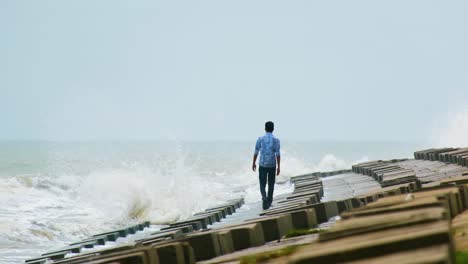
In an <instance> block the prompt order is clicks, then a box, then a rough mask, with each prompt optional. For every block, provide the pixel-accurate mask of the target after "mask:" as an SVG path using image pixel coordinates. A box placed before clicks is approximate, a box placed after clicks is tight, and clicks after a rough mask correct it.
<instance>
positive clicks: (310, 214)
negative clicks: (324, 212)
mask: <svg viewBox="0 0 468 264" xmlns="http://www.w3.org/2000/svg"><path fill="white" fill-rule="evenodd" d="M289 214H290V215H291V220H292V226H293V228H294V229H310V228H314V227H316V226H317V216H316V215H315V210H314V209H313V208H310V209H304V210H297V211H292V212H290V213H289Z"/></svg>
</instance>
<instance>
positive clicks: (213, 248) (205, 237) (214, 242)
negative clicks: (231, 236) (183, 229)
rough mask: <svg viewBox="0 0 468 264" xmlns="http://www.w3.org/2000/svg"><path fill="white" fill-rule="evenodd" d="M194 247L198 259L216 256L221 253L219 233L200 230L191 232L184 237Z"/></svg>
mask: <svg viewBox="0 0 468 264" xmlns="http://www.w3.org/2000/svg"><path fill="white" fill-rule="evenodd" d="M183 240H184V241H186V242H188V243H189V244H190V246H191V247H192V248H193V252H194V254H195V260H196V261H202V260H206V259H210V258H214V257H216V256H219V255H220V254H221V249H220V245H219V239H218V234H216V233H213V232H199V233H195V234H190V235H188V236H187V237H185V238H184V239H183Z"/></svg>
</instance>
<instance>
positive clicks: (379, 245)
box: [289, 221, 453, 264]
mask: <svg viewBox="0 0 468 264" xmlns="http://www.w3.org/2000/svg"><path fill="white" fill-rule="evenodd" d="M451 240H452V239H451V234H450V224H449V222H448V221H438V222H431V223H424V224H419V225H413V226H407V227H402V228H392V229H388V230H382V231H380V232H373V233H367V234H363V235H356V236H350V237H345V238H341V239H337V240H331V241H327V242H323V243H313V244H310V245H308V246H304V247H301V248H300V249H298V251H297V252H295V253H294V254H293V255H292V256H291V257H290V260H289V263H294V264H299V263H301V264H302V263H314V264H329V263H344V262H350V261H354V260H360V259H367V258H371V257H377V256H382V255H384V254H393V253H398V252H402V251H405V250H413V249H420V248H426V247H431V246H437V245H450V246H449V247H450V248H452V247H451ZM451 256H453V251H451ZM452 261H453V258H452Z"/></svg>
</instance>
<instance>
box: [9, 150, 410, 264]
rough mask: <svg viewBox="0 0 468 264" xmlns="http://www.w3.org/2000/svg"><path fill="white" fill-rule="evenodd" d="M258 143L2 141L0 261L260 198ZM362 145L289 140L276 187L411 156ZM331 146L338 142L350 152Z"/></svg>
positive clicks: (287, 188)
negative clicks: (255, 164) (255, 168)
mask: <svg viewBox="0 0 468 264" xmlns="http://www.w3.org/2000/svg"><path fill="white" fill-rule="evenodd" d="M250 145H251V144H248V143H196V144H189V143H125V144H111V143H73V144H66V143H30V142H29V143H28V142H26V143H24V142H19V143H18V142H11V143H1V144H0V146H1V147H2V148H0V201H2V206H1V207H0V263H20V262H22V261H24V259H26V258H30V257H34V256H37V255H39V254H41V253H44V252H46V251H50V250H52V249H56V248H60V247H63V246H65V245H66V244H67V243H70V242H73V241H77V240H80V239H83V238H85V237H87V236H90V235H92V234H95V233H98V232H103V231H107V230H112V229H114V228H117V227H120V226H125V225H128V224H131V223H134V222H140V221H143V220H150V221H151V222H152V223H153V224H164V223H168V222H170V221H175V220H177V219H180V218H184V217H188V216H190V215H192V214H193V213H195V212H197V211H200V210H203V209H205V208H208V207H210V206H214V205H216V204H219V203H222V202H223V201H226V200H228V199H232V198H236V197H240V196H242V197H245V199H246V201H247V202H253V201H257V200H259V199H260V195H259V191H258V178H257V174H256V173H253V172H252V171H251V168H250V166H251V158H252V157H251V155H252V148H253V146H250ZM355 147H356V146H354V145H351V146H350V145H331V146H328V145H320V144H298V143H295V144H290V145H289V146H283V151H282V166H281V167H282V172H281V175H280V176H279V177H278V178H277V183H278V184H277V187H276V188H275V194H281V193H286V192H289V191H290V189H291V187H290V186H289V184H288V183H287V180H288V179H289V177H291V176H294V175H298V174H303V173H309V172H313V171H330V170H337V169H346V168H349V167H350V166H351V165H352V164H353V163H356V162H362V161H365V160H367V159H368V158H367V156H368V155H370V156H371V157H375V158H384V157H385V155H389V154H391V153H392V151H393V152H396V153H398V152H399V153H401V154H400V155H404V156H410V155H411V153H406V152H405V151H404V149H405V148H407V147H408V146H401V147H400V148H395V147H393V149H391V150H390V149H389V148H387V149H386V152H378V151H376V150H375V149H377V148H380V147H379V146H374V145H372V146H368V149H367V150H365V149H361V151H356V149H355ZM325 149H332V150H333V149H335V150H336V149H339V150H340V151H339V152H341V153H342V156H343V158H338V157H337V156H335V155H333V154H326V153H327V152H326V150H325ZM400 157H401V156H400Z"/></svg>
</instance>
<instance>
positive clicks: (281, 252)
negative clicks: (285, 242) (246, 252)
mask: <svg viewBox="0 0 468 264" xmlns="http://www.w3.org/2000/svg"><path fill="white" fill-rule="evenodd" d="M298 247H299V246H290V247H285V248H281V249H278V250H273V251H267V252H263V253H260V254H257V255H251V256H246V257H243V258H241V259H240V264H256V263H262V262H264V261H267V260H270V259H275V258H279V257H285V256H289V255H291V254H292V253H294V252H295V251H296V249H297V248H298Z"/></svg>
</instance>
